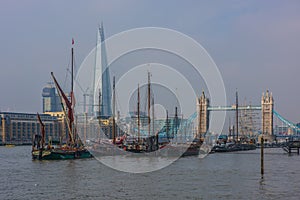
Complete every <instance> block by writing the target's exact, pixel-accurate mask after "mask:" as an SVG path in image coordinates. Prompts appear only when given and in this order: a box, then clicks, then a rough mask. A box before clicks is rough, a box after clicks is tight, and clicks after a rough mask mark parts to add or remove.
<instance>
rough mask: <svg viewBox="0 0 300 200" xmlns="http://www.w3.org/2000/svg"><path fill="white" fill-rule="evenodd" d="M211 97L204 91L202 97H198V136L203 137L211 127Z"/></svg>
mask: <svg viewBox="0 0 300 200" xmlns="http://www.w3.org/2000/svg"><path fill="white" fill-rule="evenodd" d="M208 106H209V99H208V98H207V97H205V94H204V91H203V92H202V95H201V96H200V98H197V122H198V126H197V135H196V137H197V138H202V137H203V136H204V134H205V133H206V132H207V130H208V127H209V112H208Z"/></svg>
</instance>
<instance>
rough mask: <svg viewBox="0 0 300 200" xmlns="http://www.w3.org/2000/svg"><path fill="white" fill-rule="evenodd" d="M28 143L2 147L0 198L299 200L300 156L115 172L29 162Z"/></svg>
mask: <svg viewBox="0 0 300 200" xmlns="http://www.w3.org/2000/svg"><path fill="white" fill-rule="evenodd" d="M30 151H31V147H30V146H17V147H13V148H7V147H3V146H2V147H0V171H1V187H0V199H2V200H3V199H299V198H300V193H299V191H300V188H299V185H300V167H299V164H300V156H298V155H292V156H289V155H287V154H286V153H284V151H283V150H282V149H265V175H264V177H263V179H262V178H261V175H260V151H259V150H258V149H257V150H254V151H247V152H238V153H215V154H209V155H208V156H207V157H205V158H204V159H200V158H198V157H196V156H192V157H184V158H180V159H179V160H177V161H176V162H174V163H173V164H171V165H170V166H168V167H166V168H164V169H162V170H158V171H155V172H149V173H141V174H132V173H125V172H119V171H116V170H113V169H110V168H109V167H106V166H105V165H103V164H101V163H100V162H99V161H97V160H96V159H82V160H63V161H33V160H32V159H31V153H30Z"/></svg>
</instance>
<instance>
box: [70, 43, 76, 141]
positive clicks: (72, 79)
mask: <svg viewBox="0 0 300 200" xmlns="http://www.w3.org/2000/svg"><path fill="white" fill-rule="evenodd" d="M73 45H74V39H73V38H72V49H71V52H72V56H71V59H72V60H71V93H70V94H71V107H72V110H71V112H70V114H71V115H72V117H74V116H73V108H74V105H73V104H74V102H73V96H74V94H73V90H74V82H73V81H74V48H73ZM70 125H71V134H72V136H73V138H74V140H75V137H76V135H75V133H74V127H73V123H71V124H70Z"/></svg>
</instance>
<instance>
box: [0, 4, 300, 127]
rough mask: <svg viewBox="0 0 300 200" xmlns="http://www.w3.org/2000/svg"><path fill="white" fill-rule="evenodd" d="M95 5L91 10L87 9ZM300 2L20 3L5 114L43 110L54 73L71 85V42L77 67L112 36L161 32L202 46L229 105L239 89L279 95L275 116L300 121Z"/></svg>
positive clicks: (13, 13)
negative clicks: (99, 40)
mask: <svg viewBox="0 0 300 200" xmlns="http://www.w3.org/2000/svg"><path fill="white" fill-rule="evenodd" d="M87 2H88V3H87ZM299 10H300V1H274V0H272V1H271V0H270V1H259V0H258V1H174V0H170V1H167V0H166V1H140V0H136V1H133V0H132V1H124V0H120V1H104V0H103V1H100V0H97V1H31V0H27V1H25V0H24V1H19V0H1V2H0V36H1V37H0V86H1V87H0V94H1V95H0V110H1V111H19V112H33V113H34V112H37V111H39V112H40V111H41V110H42V98H41V91H42V88H43V87H44V86H45V85H46V83H47V82H48V81H50V80H51V79H50V72H51V71H53V72H54V73H55V74H57V79H59V80H60V81H63V80H64V77H65V74H66V69H67V67H68V65H69V63H70V56H69V55H70V46H71V45H70V44H71V38H72V37H74V38H75V43H76V65H77V66H79V65H80V63H81V62H82V61H83V59H84V57H85V56H86V55H87V54H88V53H89V52H90V51H91V49H92V48H94V46H95V42H96V30H97V27H98V24H99V23H101V21H103V23H104V26H105V33H106V36H107V37H109V36H111V35H113V34H116V33H119V32H121V31H125V30H127V29H131V28H137V27H144V26H158V27H165V28H170V29H174V30H177V31H180V32H182V33H184V34H187V35H188V36H190V37H192V38H194V39H195V40H196V41H197V42H199V43H200V44H202V45H203V46H204V47H205V48H206V50H207V51H208V53H209V54H210V55H211V56H212V58H213V59H214V61H215V62H216V64H217V66H218V67H219V69H220V71H221V74H222V76H223V79H224V82H225V86H226V91H227V96H228V101H229V104H230V103H232V102H233V101H234V95H235V94H234V93H235V90H236V88H238V91H239V95H240V101H241V102H243V101H244V99H245V98H247V101H251V102H252V103H253V104H260V99H261V94H262V92H263V91H265V90H266V89H269V90H270V91H272V93H273V96H274V100H275V109H276V110H277V111H278V112H279V113H281V114H282V115H283V116H284V117H286V118H287V119H289V120H291V121H294V122H298V121H300V90H299V86H300V79H299V75H300V73H299V72H300V67H299V66H300V12H299Z"/></svg>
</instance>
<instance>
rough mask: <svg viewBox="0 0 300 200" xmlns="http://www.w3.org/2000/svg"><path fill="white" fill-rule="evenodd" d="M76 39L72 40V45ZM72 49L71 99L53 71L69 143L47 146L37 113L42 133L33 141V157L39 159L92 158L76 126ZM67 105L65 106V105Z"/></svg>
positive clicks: (43, 129)
mask: <svg viewBox="0 0 300 200" xmlns="http://www.w3.org/2000/svg"><path fill="white" fill-rule="evenodd" d="M73 44H74V40H72V45H73ZM71 51H72V70H71V92H70V100H69V99H68V97H67V95H66V94H65V93H64V91H63V90H62V89H61V87H60V85H59V84H58V82H57V80H56V78H55V76H54V74H53V72H51V76H52V78H53V80H54V83H55V86H56V88H57V90H58V94H59V97H60V99H61V102H62V108H63V111H64V114H65V117H66V121H67V125H68V139H69V140H68V142H67V144H64V145H61V144H57V145H55V144H54V143H51V142H49V143H48V145H47V146H45V125H44V123H43V122H42V120H41V118H40V115H39V114H38V113H37V117H38V121H39V123H40V125H41V135H35V137H34V140H33V143H32V152H31V154H32V159H39V160H61V159H77V158H91V157H92V154H91V153H90V152H89V151H88V150H87V149H86V148H85V147H84V145H83V143H82V142H81V140H80V139H79V137H78V134H77V132H76V131H77V130H76V126H75V123H74V107H75V100H74V93H73V76H74V75H73V74H74V73H73V71H74V50H73V47H72V49H71ZM64 105H65V106H66V107H65V106H64Z"/></svg>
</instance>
